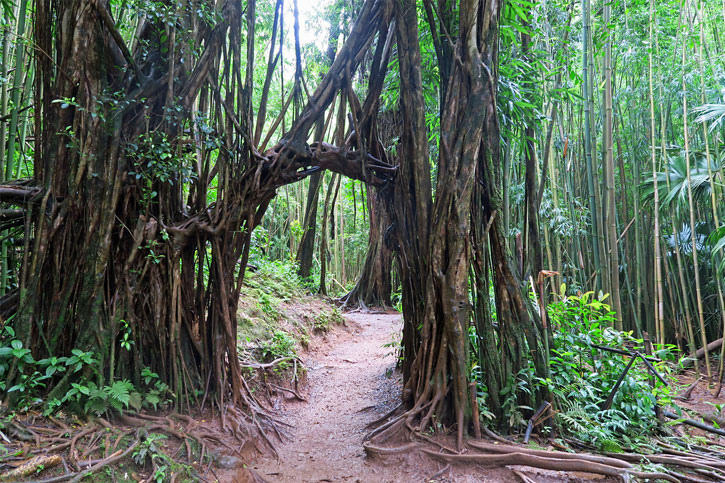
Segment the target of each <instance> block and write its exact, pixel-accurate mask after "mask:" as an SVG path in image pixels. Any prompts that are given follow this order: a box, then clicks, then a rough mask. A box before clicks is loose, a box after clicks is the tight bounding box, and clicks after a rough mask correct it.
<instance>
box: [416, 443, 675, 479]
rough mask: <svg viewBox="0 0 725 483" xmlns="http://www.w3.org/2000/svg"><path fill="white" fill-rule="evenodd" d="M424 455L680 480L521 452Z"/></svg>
mask: <svg viewBox="0 0 725 483" xmlns="http://www.w3.org/2000/svg"><path fill="white" fill-rule="evenodd" d="M421 451H422V452H423V453H425V454H427V455H429V456H432V457H434V458H437V459H441V460H443V461H447V462H449V463H476V464H480V465H482V466H487V467H501V466H509V465H523V466H531V467H533V468H542V469H545V470H554V471H582V472H586V473H596V474H600V475H606V476H624V475H627V474H628V475H630V476H634V477H637V478H647V479H653V480H654V479H661V480H667V481H672V482H675V483H678V482H679V481H680V480H679V479H677V478H675V477H674V476H671V475H669V474H666V473H647V472H641V471H635V470H633V469H628V468H617V467H614V466H609V465H605V464H601V463H595V462H593V461H587V460H581V459H563V458H545V457H542V456H534V455H532V454H526V453H521V452H516V453H506V454H455V455H451V454H443V453H438V452H436V451H431V450H428V449H423V450H421Z"/></svg>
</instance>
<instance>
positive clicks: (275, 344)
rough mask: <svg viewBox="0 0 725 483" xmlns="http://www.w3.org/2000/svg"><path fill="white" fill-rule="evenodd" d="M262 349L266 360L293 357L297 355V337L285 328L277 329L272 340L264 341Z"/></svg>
mask: <svg viewBox="0 0 725 483" xmlns="http://www.w3.org/2000/svg"><path fill="white" fill-rule="evenodd" d="M261 351H262V360H263V361H264V362H270V361H272V360H274V359H278V358H280V357H292V356H294V355H295V339H294V337H292V336H291V335H290V334H288V333H287V332H285V331H283V330H275V331H274V335H273V336H272V338H271V339H270V340H268V341H264V342H262V345H261Z"/></svg>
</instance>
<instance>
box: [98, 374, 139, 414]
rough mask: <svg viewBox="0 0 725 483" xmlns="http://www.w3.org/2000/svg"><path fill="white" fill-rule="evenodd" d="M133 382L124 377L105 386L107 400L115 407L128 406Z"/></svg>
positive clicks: (119, 408)
mask: <svg viewBox="0 0 725 483" xmlns="http://www.w3.org/2000/svg"><path fill="white" fill-rule="evenodd" d="M133 389H134V388H133V383H132V382H131V381H128V380H126V379H124V380H122V381H116V382H114V383H113V384H111V385H110V386H106V387H105V388H104V390H105V391H106V394H108V402H109V403H110V405H111V406H113V407H114V408H115V409H118V410H121V409H123V408H127V407H128V403H129V401H130V400H131V391H133Z"/></svg>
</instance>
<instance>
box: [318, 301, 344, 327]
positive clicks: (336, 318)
mask: <svg viewBox="0 0 725 483" xmlns="http://www.w3.org/2000/svg"><path fill="white" fill-rule="evenodd" d="M343 322H344V319H343V318H342V314H341V313H340V311H339V310H338V309H337V307H335V308H333V309H332V310H331V311H329V312H326V311H323V312H320V313H318V314H317V315H315V318H314V321H313V323H312V328H313V329H314V330H316V331H319V332H327V331H328V330H330V326H331V325H333V324H342V323H343Z"/></svg>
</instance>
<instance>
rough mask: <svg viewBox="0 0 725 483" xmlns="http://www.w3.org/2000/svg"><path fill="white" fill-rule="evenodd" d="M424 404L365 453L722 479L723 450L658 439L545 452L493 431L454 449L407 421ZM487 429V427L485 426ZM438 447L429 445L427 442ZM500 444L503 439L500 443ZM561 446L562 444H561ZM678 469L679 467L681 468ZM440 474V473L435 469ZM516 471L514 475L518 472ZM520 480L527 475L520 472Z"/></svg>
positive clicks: (375, 436) (385, 428)
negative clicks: (627, 446)
mask: <svg viewBox="0 0 725 483" xmlns="http://www.w3.org/2000/svg"><path fill="white" fill-rule="evenodd" d="M425 410H426V408H425V407H422V408H418V409H416V410H410V411H407V412H405V413H403V414H402V415H399V416H397V417H394V418H393V419H392V420H390V421H387V422H386V423H385V424H383V425H382V426H381V427H380V428H378V429H377V430H375V431H373V432H372V433H371V435H370V438H368V439H367V440H366V441H365V443H364V444H363V447H364V448H365V452H366V453H367V454H368V455H369V456H388V455H400V454H404V453H414V452H419V453H422V454H424V455H427V456H430V457H433V458H435V459H438V460H441V461H443V462H445V463H447V464H456V463H469V464H470V463H474V464H479V465H482V466H485V467H503V466H511V465H514V466H515V465H522V466H530V467H533V468H541V469H545V470H552V471H581V472H586V473H595V474H600V475H605V476H615V477H623V478H626V477H627V476H631V477H636V478H641V479H650V480H656V479H660V480H666V481H673V482H678V481H691V482H696V483H702V482H711V481H725V455H724V454H722V453H720V452H718V451H715V450H713V449H712V448H694V450H689V451H688V449H687V448H679V447H677V446H674V445H672V444H669V443H667V442H664V441H663V442H658V445H659V446H660V449H662V453H658V454H633V453H608V454H605V455H599V454H589V453H581V452H579V453H569V452H564V451H547V450H540V449H532V448H528V447H525V446H518V445H515V444H512V443H511V442H509V441H507V440H505V439H504V438H502V437H500V436H498V435H496V434H495V433H492V432H491V431H490V430H486V432H487V433H490V434H493V436H496V440H497V441H498V442H497V443H491V442H487V441H482V440H479V439H472V440H468V441H467V447H468V449H465V450H463V451H458V450H455V449H453V448H450V447H448V446H446V445H444V444H441V443H440V442H438V441H435V440H434V439H433V438H430V437H428V436H426V435H424V434H421V433H420V432H419V431H418V430H417V428H413V427H412V426H411V422H412V421H413V419H414V418H415V416H416V415H417V414H420V413H423V412H424V411H425ZM483 429H485V428H483ZM401 434H403V435H404V439H408V440H409V439H410V438H416V439H418V440H419V441H416V442H409V443H406V444H403V445H400V446H397V447H387V446H383V443H384V442H385V441H388V440H390V439H391V438H392V437H393V436H394V435H397V436H400V435H401ZM428 443H429V444H432V445H435V446H437V448H436V449H433V448H431V446H430V445H429V444H428ZM500 443H503V444H500ZM560 448H561V449H566V448H564V447H561V446H560ZM637 464H657V465H662V468H664V469H663V470H662V471H659V472H658V471H653V472H648V471H640V470H639V469H638V467H637V466H636V465H637ZM679 468H682V470H680V469H679ZM439 474H440V473H439ZM517 475H518V474H517ZM518 476H519V477H520V478H521V480H522V481H528V480H527V478H528V477H527V476H526V475H523V474H520V475H518Z"/></svg>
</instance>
